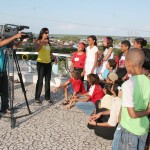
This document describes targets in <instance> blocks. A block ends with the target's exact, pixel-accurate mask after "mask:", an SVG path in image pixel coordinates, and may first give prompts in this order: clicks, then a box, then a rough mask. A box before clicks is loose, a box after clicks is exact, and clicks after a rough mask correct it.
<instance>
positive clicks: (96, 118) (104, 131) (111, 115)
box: [88, 81, 122, 140]
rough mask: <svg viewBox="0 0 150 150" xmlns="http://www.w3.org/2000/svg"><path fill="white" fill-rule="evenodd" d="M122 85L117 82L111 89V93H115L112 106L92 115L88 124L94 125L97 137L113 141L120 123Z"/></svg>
mask: <svg viewBox="0 0 150 150" xmlns="http://www.w3.org/2000/svg"><path fill="white" fill-rule="evenodd" d="M121 84H122V82H121V81H115V83H114V85H113V86H112V88H111V92H112V93H113V98H112V104H111V106H110V107H107V106H106V107H107V108H104V107H103V108H100V109H98V110H97V112H96V114H95V115H92V116H91V117H90V119H89V122H88V123H89V124H90V125H93V128H94V131H95V134H96V135H97V136H101V137H103V138H105V139H108V140H112V139H113V136H114V132H115V130H116V126H117V124H118V122H119V114H120V110H121V98H120V97H119V92H120V90H121ZM102 100H103V99H102Z"/></svg>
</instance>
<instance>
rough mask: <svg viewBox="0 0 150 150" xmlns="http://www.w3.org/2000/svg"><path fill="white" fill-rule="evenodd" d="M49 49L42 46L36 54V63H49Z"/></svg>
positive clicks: (46, 46) (47, 46)
mask: <svg viewBox="0 0 150 150" xmlns="http://www.w3.org/2000/svg"><path fill="white" fill-rule="evenodd" d="M50 51H51V48H50V46H49V45H43V46H42V47H41V49H40V51H39V52H38V58H37V62H41V63H50V62H51V56H50V55H51V53H50Z"/></svg>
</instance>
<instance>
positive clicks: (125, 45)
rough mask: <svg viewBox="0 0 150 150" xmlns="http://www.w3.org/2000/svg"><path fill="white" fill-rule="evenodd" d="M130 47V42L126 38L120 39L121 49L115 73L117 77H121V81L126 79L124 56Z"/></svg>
mask: <svg viewBox="0 0 150 150" xmlns="http://www.w3.org/2000/svg"><path fill="white" fill-rule="evenodd" d="M130 47H131V44H130V42H129V41H128V40H125V41H122V42H121V51H122V54H121V55H120V56H119V58H120V59H119V62H118V67H117V69H116V70H117V71H116V73H117V75H118V78H119V79H122V80H123V81H124V80H126V79H127V70H126V67H125V56H126V53H127V52H128V51H129V49H130Z"/></svg>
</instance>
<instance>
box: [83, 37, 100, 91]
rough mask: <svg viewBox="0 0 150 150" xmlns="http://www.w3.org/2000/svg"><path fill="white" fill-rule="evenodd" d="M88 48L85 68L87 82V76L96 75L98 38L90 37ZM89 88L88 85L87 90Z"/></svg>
mask: <svg viewBox="0 0 150 150" xmlns="http://www.w3.org/2000/svg"><path fill="white" fill-rule="evenodd" d="M87 40H88V45H89V46H88V47H87V48H86V60H85V67H84V80H87V75H89V74H91V73H94V74H96V66H97V60H98V47H97V38H96V37H95V36H94V35H90V36H89V37H88V38H87ZM88 89H89V86H88V85H87V90H88Z"/></svg>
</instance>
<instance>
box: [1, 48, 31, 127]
mask: <svg viewBox="0 0 150 150" xmlns="http://www.w3.org/2000/svg"><path fill="white" fill-rule="evenodd" d="M4 58H5V59H4V66H3V69H6V66H7V64H8V100H9V102H10V119H11V128H15V124H16V119H17V118H21V117H23V116H19V117H15V116H14V105H13V103H14V63H15V65H16V70H17V73H18V77H19V80H20V84H21V88H22V91H23V94H24V98H25V102H26V106H27V109H28V112H29V114H31V111H30V108H29V104H28V100H27V96H26V90H25V86H24V83H23V80H22V74H21V70H20V66H19V63H18V59H17V55H16V50H15V49H12V48H7V49H6V51H5V57H4ZM24 116H26V115H24Z"/></svg>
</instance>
